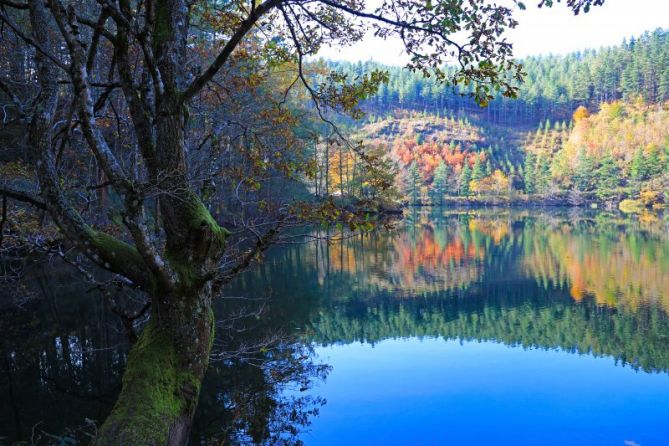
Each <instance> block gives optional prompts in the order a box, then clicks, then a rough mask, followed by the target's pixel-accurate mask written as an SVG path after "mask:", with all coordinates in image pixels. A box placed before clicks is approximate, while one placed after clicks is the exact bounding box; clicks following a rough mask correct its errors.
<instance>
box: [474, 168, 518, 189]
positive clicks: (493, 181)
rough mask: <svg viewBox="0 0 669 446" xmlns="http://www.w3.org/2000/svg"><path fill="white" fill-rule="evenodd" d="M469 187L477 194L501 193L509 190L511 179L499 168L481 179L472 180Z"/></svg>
mask: <svg viewBox="0 0 669 446" xmlns="http://www.w3.org/2000/svg"><path fill="white" fill-rule="evenodd" d="M469 189H470V190H471V191H472V192H473V193H475V194H489V195H501V194H505V193H506V192H507V191H508V190H509V179H508V178H507V176H506V175H504V172H502V171H501V170H499V169H498V170H495V171H494V172H493V173H492V175H490V176H487V177H485V178H483V179H481V180H479V181H475V180H472V181H471V182H470V183H469Z"/></svg>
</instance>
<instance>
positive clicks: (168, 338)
mask: <svg viewBox="0 0 669 446" xmlns="http://www.w3.org/2000/svg"><path fill="white" fill-rule="evenodd" d="M152 301H153V302H154V303H158V305H155V304H154V307H153V312H152V316H151V320H150V322H149V323H148V325H147V326H146V327H145V328H144V330H143V331H142V333H141V335H140V337H139V339H138V341H137V342H136V344H135V345H134V346H133V347H132V349H131V351H130V354H129V356H128V363H127V366H126V370H125V373H124V375H123V388H122V390H121V394H120V395H119V398H118V400H117V402H116V404H115V406H114V408H113V409H112V412H111V414H110V415H109V417H108V418H107V420H106V421H105V423H104V425H103V426H102V428H101V430H100V432H99V434H98V436H97V438H96V439H95V441H94V442H93V444H94V445H132V446H135V445H161V446H162V445H185V444H187V442H188V436H189V434H190V428H191V423H192V420H193V415H194V413H195V409H196V407H197V401H198V397H199V393H200V385H201V383H202V379H203V377H204V374H205V372H206V370H207V366H208V362H209V353H210V350H211V345H212V342H213V337H214V317H213V313H212V311H211V296H210V291H209V290H208V287H204V288H203V289H200V290H194V289H188V288H183V289H182V290H181V292H179V293H177V295H160V294H157V295H155V296H153V299H152Z"/></svg>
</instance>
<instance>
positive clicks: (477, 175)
mask: <svg viewBox="0 0 669 446" xmlns="http://www.w3.org/2000/svg"><path fill="white" fill-rule="evenodd" d="M465 164H466V163H465ZM485 176H486V175H485V171H484V170H483V163H482V162H481V156H480V155H478V156H477V157H476V160H475V161H474V167H473V168H472V181H481V180H482V179H483V178H485Z"/></svg>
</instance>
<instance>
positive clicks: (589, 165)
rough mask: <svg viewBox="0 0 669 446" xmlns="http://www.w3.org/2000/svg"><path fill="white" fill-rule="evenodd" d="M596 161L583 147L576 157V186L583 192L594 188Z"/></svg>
mask: <svg viewBox="0 0 669 446" xmlns="http://www.w3.org/2000/svg"><path fill="white" fill-rule="evenodd" d="M593 171H594V163H593V162H592V158H590V157H589V156H588V155H587V153H585V149H584V148H582V147H581V149H580V150H579V151H578V156H577V158H576V169H575V170H574V186H575V187H576V189H578V190H579V191H581V192H587V191H589V190H591V189H592V178H593Z"/></svg>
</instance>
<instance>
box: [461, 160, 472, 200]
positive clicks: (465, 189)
mask: <svg viewBox="0 0 669 446" xmlns="http://www.w3.org/2000/svg"><path fill="white" fill-rule="evenodd" d="M471 180H472V170H471V168H470V167H469V162H467V160H465V162H464V164H463V165H462V171H461V172H460V178H459V179H458V183H459V185H460V195H461V196H463V197H466V196H468V195H469V182H470V181H471Z"/></svg>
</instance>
